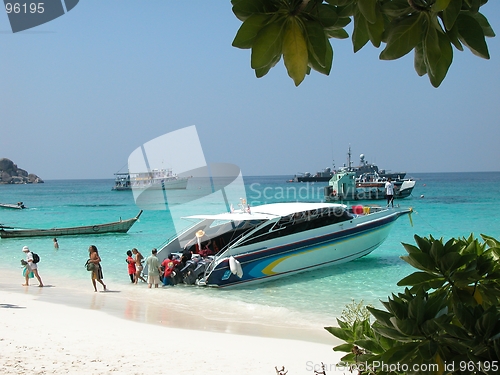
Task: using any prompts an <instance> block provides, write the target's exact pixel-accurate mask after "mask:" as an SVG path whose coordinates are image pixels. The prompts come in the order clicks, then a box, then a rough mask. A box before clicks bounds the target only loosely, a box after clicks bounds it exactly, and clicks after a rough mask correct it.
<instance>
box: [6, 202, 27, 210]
mask: <svg viewBox="0 0 500 375" xmlns="http://www.w3.org/2000/svg"><path fill="white" fill-rule="evenodd" d="M0 207H1V208H11V209H14V210H22V209H24V208H27V207H26V206H25V205H24V203H23V202H17V204H11V203H0Z"/></svg>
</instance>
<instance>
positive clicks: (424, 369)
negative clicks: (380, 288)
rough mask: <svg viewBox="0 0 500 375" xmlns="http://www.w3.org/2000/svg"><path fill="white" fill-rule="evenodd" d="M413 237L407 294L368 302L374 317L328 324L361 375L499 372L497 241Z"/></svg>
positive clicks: (499, 244) (401, 283) (499, 250)
mask: <svg viewBox="0 0 500 375" xmlns="http://www.w3.org/2000/svg"><path fill="white" fill-rule="evenodd" d="M481 237H482V239H483V241H480V240H478V239H477V238H474V237H473V236H472V235H471V236H469V237H468V238H459V239H450V240H449V241H447V242H446V243H444V242H443V239H442V238H441V239H435V238H433V237H432V236H429V238H425V237H424V238H422V237H419V236H415V242H416V244H417V246H414V245H411V244H403V246H404V248H405V249H406V251H407V252H408V255H406V256H403V257H402V259H404V260H405V261H406V262H407V263H409V264H410V265H412V266H413V267H415V268H416V269H418V271H415V272H413V273H412V274H411V275H409V276H407V277H405V278H403V279H402V280H401V281H399V282H398V285H399V286H405V287H406V288H405V290H404V292H402V293H398V294H397V295H396V294H392V296H391V297H389V298H388V301H386V302H382V304H383V305H384V307H385V311H384V310H380V309H376V308H373V307H367V309H368V310H369V311H370V313H371V315H372V316H373V317H374V318H375V320H374V322H373V323H371V322H370V318H361V319H359V320H355V321H354V322H348V321H346V319H342V318H341V319H337V322H338V327H326V329H327V330H328V331H329V332H330V333H332V334H333V335H335V336H337V337H338V338H340V339H342V340H344V341H345V342H346V343H345V344H342V345H339V346H337V347H335V348H334V350H336V351H343V352H348V353H349V354H347V355H345V356H344V357H343V358H342V361H343V363H348V364H349V365H350V366H351V367H352V369H355V370H357V371H358V373H359V374H433V373H434V374H452V373H453V374H486V375H493V374H498V373H500V262H499V260H500V242H499V241H498V240H496V239H494V238H492V237H489V236H486V235H481Z"/></svg>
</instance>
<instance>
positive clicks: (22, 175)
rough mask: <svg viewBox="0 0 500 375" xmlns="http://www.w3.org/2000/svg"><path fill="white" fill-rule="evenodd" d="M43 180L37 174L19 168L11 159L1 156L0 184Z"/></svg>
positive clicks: (32, 182) (31, 182) (41, 181)
mask: <svg viewBox="0 0 500 375" xmlns="http://www.w3.org/2000/svg"><path fill="white" fill-rule="evenodd" d="M39 183H43V180H42V179H41V178H40V177H38V176H37V175H36V174H33V173H28V172H26V171H25V170H24V169H21V168H18V167H17V165H16V164H14V162H13V161H12V160H10V159H7V158H0V184H39Z"/></svg>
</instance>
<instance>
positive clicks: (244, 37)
mask: <svg viewBox="0 0 500 375" xmlns="http://www.w3.org/2000/svg"><path fill="white" fill-rule="evenodd" d="M269 20H270V16H267V15H265V14H254V15H251V16H250V17H248V18H247V19H246V20H245V21H244V22H243V23H242V24H241V26H240V28H239V30H238V32H237V33H236V36H235V37H234V40H233V47H237V48H251V47H252V44H253V42H254V40H255V38H256V37H257V34H258V33H259V31H260V30H261V29H262V27H263V26H264V25H265V24H266V23H267V22H268V21H269Z"/></svg>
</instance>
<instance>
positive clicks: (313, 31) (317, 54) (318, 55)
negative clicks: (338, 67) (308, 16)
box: [304, 21, 328, 67]
mask: <svg viewBox="0 0 500 375" xmlns="http://www.w3.org/2000/svg"><path fill="white" fill-rule="evenodd" d="M304 24H305V26H306V32H307V47H308V50H309V52H310V53H311V54H312V55H313V56H314V59H315V60H316V61H317V62H318V63H319V65H321V66H322V67H326V65H327V61H326V53H327V52H326V50H327V46H326V44H327V43H328V39H327V38H326V36H325V32H324V30H323V27H322V26H321V25H320V24H319V23H318V22H315V21H305V22H304Z"/></svg>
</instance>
